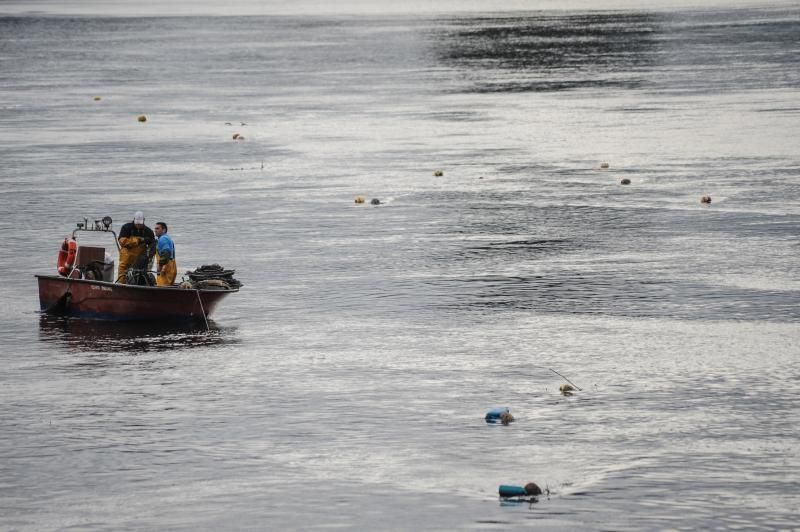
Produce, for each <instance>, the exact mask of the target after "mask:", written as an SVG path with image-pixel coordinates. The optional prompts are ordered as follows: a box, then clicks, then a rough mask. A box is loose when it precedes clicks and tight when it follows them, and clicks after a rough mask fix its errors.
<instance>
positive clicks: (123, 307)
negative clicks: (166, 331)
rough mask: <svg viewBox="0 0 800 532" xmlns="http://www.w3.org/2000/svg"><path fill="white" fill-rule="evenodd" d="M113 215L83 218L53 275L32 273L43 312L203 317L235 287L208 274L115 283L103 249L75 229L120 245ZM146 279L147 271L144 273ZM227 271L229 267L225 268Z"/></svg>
mask: <svg viewBox="0 0 800 532" xmlns="http://www.w3.org/2000/svg"><path fill="white" fill-rule="evenodd" d="M111 225H112V220H111V218H110V217H109V216H106V217H105V218H103V219H102V220H95V222H94V224H91V223H90V222H89V220H88V219H86V218H84V221H83V222H79V223H78V224H77V227H76V228H75V229H74V230H73V231H72V236H71V238H67V239H65V241H64V243H63V244H62V246H61V249H60V250H59V254H58V264H57V268H56V271H57V273H56V274H55V275H36V278H37V280H38V283H39V306H40V309H41V310H42V311H43V312H48V313H54V314H62V315H67V316H76V317H81V318H90V319H100V320H114V321H141V320H184V321H194V320H199V321H205V320H206V319H207V318H208V317H209V316H210V315H211V313H212V312H214V310H215V309H216V308H217V306H218V305H219V303H220V302H221V301H222V300H223V299H224V298H225V297H227V296H229V295H230V294H232V293H234V292H238V291H239V288H238V286H239V283H238V282H237V283H235V284H234V286H231V283H229V282H225V281H224V280H220V279H216V280H215V279H208V280H205V281H203V282H199V283H189V282H186V283H181V284H175V285H173V286H171V287H157V286H150V285H149V283H147V282H146V281H145V282H143V283H142V284H123V283H118V282H114V279H115V277H114V273H115V272H114V265H113V261H109V260H107V259H108V258H109V257H108V255H107V254H106V252H105V248H102V247H97V246H81V245H79V244H78V243H77V234H78V233H80V232H83V231H89V232H100V233H107V234H109V235H113V238H114V243H115V245H116V247H117V250H119V242H118V239H117V234H116V232H115V231H114V230H113V229H112V228H111ZM144 273H145V274H146V275H144V278H145V279H146V278H147V275H149V274H147V272H144ZM226 273H227V274H228V275H230V273H231V272H226Z"/></svg>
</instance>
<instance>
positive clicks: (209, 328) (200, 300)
mask: <svg viewBox="0 0 800 532" xmlns="http://www.w3.org/2000/svg"><path fill="white" fill-rule="evenodd" d="M194 292H195V293H196V294H197V302H198V303H200V312H202V313H203V321H204V322H206V331H210V330H211V327H209V326H208V319H207V318H206V309H204V308H203V300H202V299H200V290H195V291H194Z"/></svg>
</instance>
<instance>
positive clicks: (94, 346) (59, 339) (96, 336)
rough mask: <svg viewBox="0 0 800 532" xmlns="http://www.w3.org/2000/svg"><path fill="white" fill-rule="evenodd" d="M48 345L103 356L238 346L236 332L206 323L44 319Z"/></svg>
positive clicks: (43, 333) (41, 330)
mask: <svg viewBox="0 0 800 532" xmlns="http://www.w3.org/2000/svg"><path fill="white" fill-rule="evenodd" d="M39 339H40V340H42V341H44V342H52V343H55V344H59V345H63V346H67V347H71V348H76V349H81V350H92V351H103V352H113V351H120V352H137V353H138V352H151V351H154V352H158V351H174V350H181V349H186V348H192V347H211V346H221V345H230V344H235V343H236V342H237V341H238V340H237V338H236V329H235V328H233V329H231V328H229V327H226V328H221V327H219V326H217V325H216V324H215V323H214V322H213V321H211V320H210V321H209V329H208V330H207V329H206V327H205V324H204V323H185V324H181V323H177V324H176V323H163V322H158V321H155V322H147V321H145V322H106V321H99V320H82V319H77V318H64V317H58V316H49V315H46V314H43V315H41V317H40V318H39Z"/></svg>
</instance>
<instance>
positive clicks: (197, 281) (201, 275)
mask: <svg viewBox="0 0 800 532" xmlns="http://www.w3.org/2000/svg"><path fill="white" fill-rule="evenodd" d="M234 273H236V270H226V269H225V268H224V267H222V266H220V265H219V264H204V265H202V266H200V267H199V268H197V269H195V270H193V271H187V272H186V275H185V276H184V277H183V280H184V283H189V284H190V285H191V286H190V287H191V288H196V289H211V290H215V289H216V290H231V289H237V288H240V287H241V286H242V283H241V281H239V280H238V279H235V278H234V277H233V274H234ZM186 277H188V278H189V279H188V280H187V279H186Z"/></svg>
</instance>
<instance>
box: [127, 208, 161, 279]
mask: <svg viewBox="0 0 800 532" xmlns="http://www.w3.org/2000/svg"><path fill="white" fill-rule="evenodd" d="M155 238H156V235H155V234H154V233H153V230H152V229H150V228H149V227H147V226H146V225H144V213H143V212H142V211H136V214H134V215H133V221H132V222H128V223H126V224H125V225H123V226H122V228H121V229H120V230H119V246H120V247H119V270H118V271H117V282H118V283H124V282H125V275H126V274H127V273H128V268H130V267H131V266H132V265H133V264H135V263H136V259H138V258H139V256H140V255H141V254H142V253H147V247H148V246H149V245H152V244H153V242H155Z"/></svg>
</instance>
